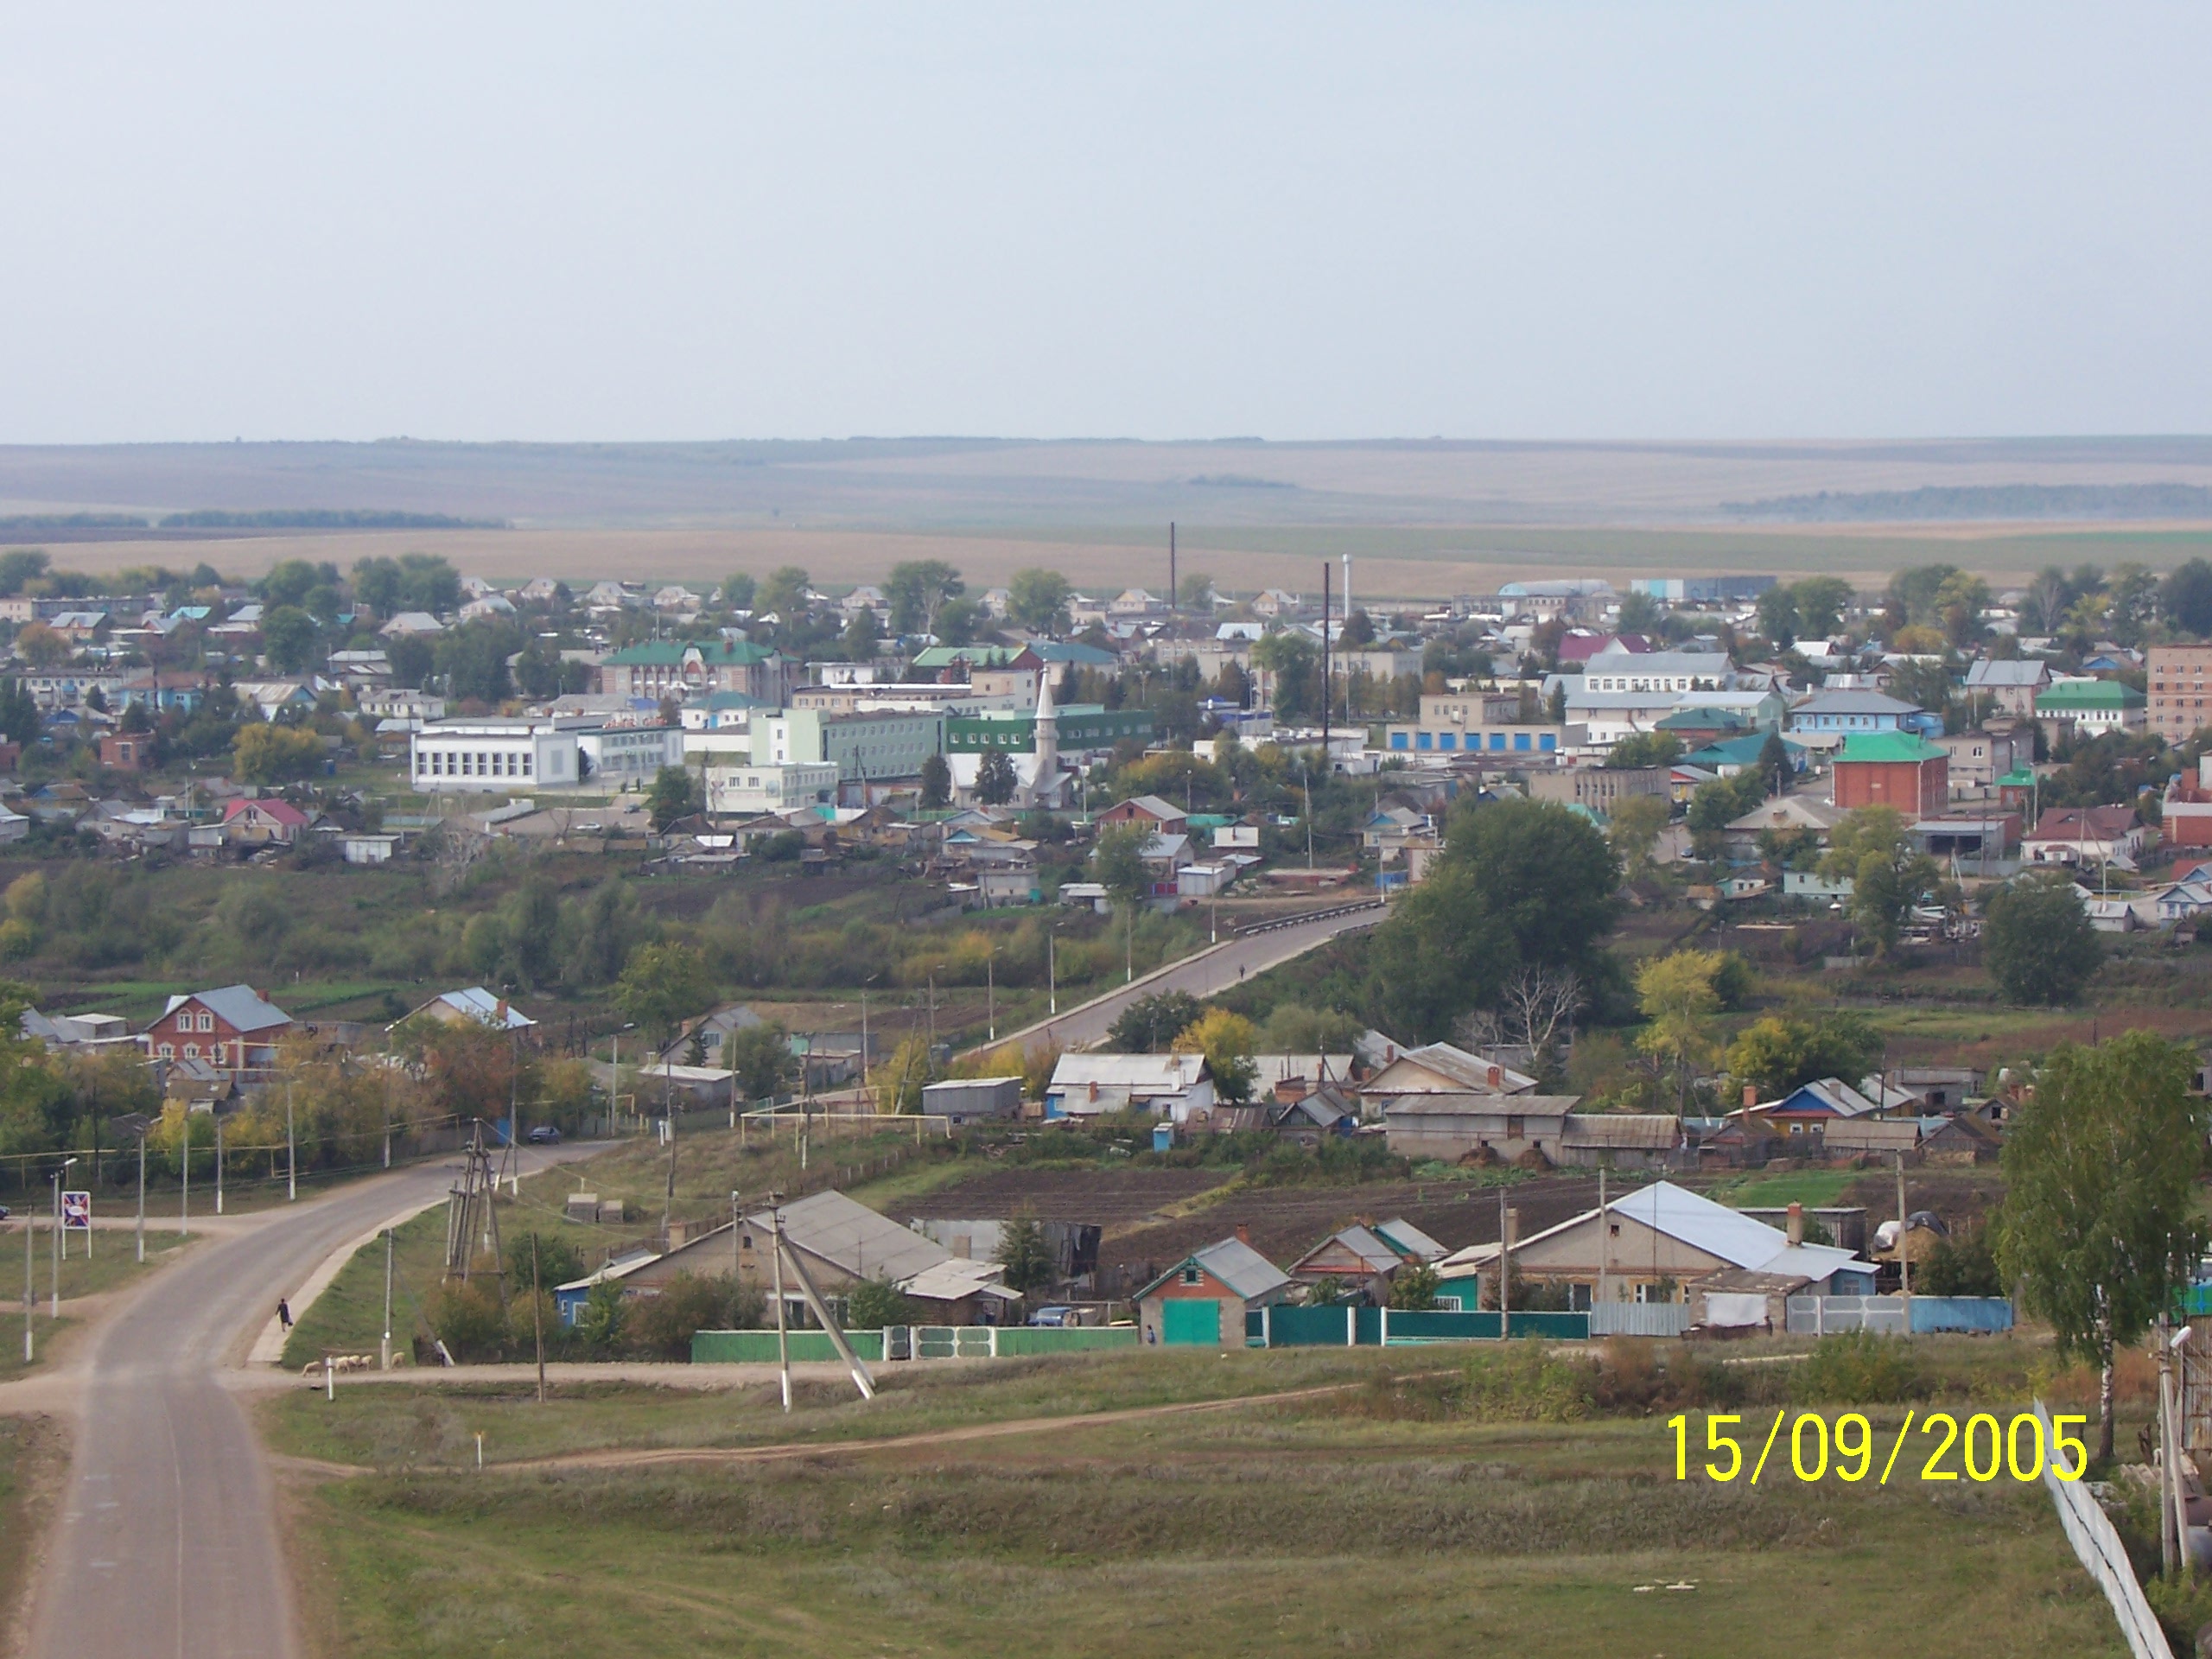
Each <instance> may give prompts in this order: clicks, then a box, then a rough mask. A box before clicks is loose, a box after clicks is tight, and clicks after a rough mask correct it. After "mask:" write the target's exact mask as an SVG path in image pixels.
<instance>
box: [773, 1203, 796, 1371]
mask: <svg viewBox="0 0 2212 1659" xmlns="http://www.w3.org/2000/svg"><path fill="white" fill-rule="evenodd" d="M783 1199H784V1195H783V1194H782V1193H780V1192H771V1193H770V1194H769V1195H768V1243H769V1244H770V1245H771V1246H772V1248H773V1249H774V1250H775V1253H776V1254H775V1274H776V1367H777V1370H779V1372H780V1373H781V1374H782V1376H783V1383H784V1410H785V1413H787V1414H788V1413H789V1412H790V1410H791V1332H790V1331H789V1329H788V1328H787V1325H786V1321H785V1314H784V1212H783V1211H781V1210H780V1209H779V1208H778V1207H777V1206H778V1205H780V1204H782V1203H783Z"/></svg>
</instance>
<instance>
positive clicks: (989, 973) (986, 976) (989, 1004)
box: [861, 945, 999, 1063]
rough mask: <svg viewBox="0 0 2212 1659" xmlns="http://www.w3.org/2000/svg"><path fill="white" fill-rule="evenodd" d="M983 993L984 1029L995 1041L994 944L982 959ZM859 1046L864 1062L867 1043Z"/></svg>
mask: <svg viewBox="0 0 2212 1659" xmlns="http://www.w3.org/2000/svg"><path fill="white" fill-rule="evenodd" d="M983 995H984V998H985V1001H984V1004H983V1006H984V1008H985V1014H984V1015H983V1018H984V1020H985V1021H986V1025H985V1029H986V1030H987V1031H988V1033H990V1035H989V1040H990V1041H992V1042H994V1043H995V1042H996V1041H998V1039H999V951H998V947H997V946H996V945H993V946H992V947H991V954H990V955H989V956H988V957H985V958H984V959H983ZM867 1048H868V1045H867V1044H866V1043H862V1044H861V1050H862V1055H861V1058H862V1061H863V1063H865V1061H866V1058H867V1055H866V1050H867Z"/></svg>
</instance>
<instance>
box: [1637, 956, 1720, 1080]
mask: <svg viewBox="0 0 2212 1659" xmlns="http://www.w3.org/2000/svg"><path fill="white" fill-rule="evenodd" d="M1720 969H1721V954H1720V952H1719V951H1718V950H1676V951H1675V952H1673V953H1672V954H1671V955H1669V956H1664V957H1653V958H1651V959H1650V960H1649V961H1648V962H1646V963H1644V964H1643V967H1641V968H1639V969H1637V971H1636V1003H1637V1007H1638V1008H1639V1009H1640V1010H1641V1011H1642V1012H1643V1017H1644V1019H1645V1020H1646V1021H1647V1022H1648V1023H1647V1024H1646V1025H1645V1026H1644V1027H1643V1031H1642V1032H1640V1033H1637V1039H1636V1046H1637V1047H1638V1048H1640V1049H1642V1050H1643V1052H1645V1053H1646V1054H1649V1056H1650V1057H1651V1058H1652V1059H1653V1061H1654V1062H1655V1063H1656V1064H1657V1065H1659V1066H1660V1068H1661V1069H1662V1071H1673V1072H1674V1074H1675V1080H1676V1083H1677V1084H1678V1086H1679V1087H1680V1089H1681V1102H1682V1106H1683V1109H1685V1110H1688V1106H1689V1098H1690V1087H1691V1084H1692V1083H1693V1082H1694V1080H1695V1078H1696V1077H1697V1074H1698V1072H1699V1071H1700V1068H1702V1067H1704V1066H1707V1065H1711V1064H1712V1062H1713V1058H1715V1056H1716V1055H1717V1053H1718V1052H1719V1047H1718V1045H1717V1044H1715V1043H1714V1041H1713V1016H1714V1015H1715V1014H1719V1012H1720V991H1719V985H1718V984H1717V981H1718V980H1719V976H1720Z"/></svg>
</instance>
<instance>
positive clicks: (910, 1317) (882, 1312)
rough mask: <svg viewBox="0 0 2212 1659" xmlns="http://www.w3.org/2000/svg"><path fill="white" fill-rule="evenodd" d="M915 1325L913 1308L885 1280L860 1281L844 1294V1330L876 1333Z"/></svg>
mask: <svg viewBox="0 0 2212 1659" xmlns="http://www.w3.org/2000/svg"><path fill="white" fill-rule="evenodd" d="M913 1323H915V1315H914V1305H913V1303H912V1302H911V1301H909V1300H906V1293H905V1292H904V1291H902V1290H900V1289H899V1287H898V1286H896V1285H894V1284H893V1283H892V1282H891V1281H890V1280H888V1279H863V1280H861V1281H860V1283H858V1284H856V1285H855V1286H854V1287H852V1288H851V1289H850V1290H849V1291H847V1292H846V1293H845V1328H846V1329H847V1330H849V1331H880V1330H882V1329H883V1328H884V1326H886V1325H912V1324H913Z"/></svg>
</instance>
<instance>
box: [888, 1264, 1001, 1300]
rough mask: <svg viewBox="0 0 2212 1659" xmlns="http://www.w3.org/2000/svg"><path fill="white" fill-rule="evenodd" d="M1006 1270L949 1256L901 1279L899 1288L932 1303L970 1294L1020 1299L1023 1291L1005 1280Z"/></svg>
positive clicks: (999, 1298) (961, 1297) (997, 1298)
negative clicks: (1011, 1287)
mask: <svg viewBox="0 0 2212 1659" xmlns="http://www.w3.org/2000/svg"><path fill="white" fill-rule="evenodd" d="M1005 1272H1006V1269H1005V1268H1003V1267H1001V1265H1000V1264H999V1263H997V1262H971V1261H967V1260H964V1259H963V1258H961V1257H959V1256H949V1257H947V1258H946V1259H945V1260H944V1261H942V1262H933V1263H931V1265H930V1266H928V1267H926V1268H923V1269H922V1270H921V1271H920V1272H919V1273H917V1274H909V1275H908V1276H907V1277H906V1278H904V1279H901V1280H900V1281H899V1289H901V1290H903V1291H905V1292H906V1294H908V1295H909V1296H918V1297H920V1298H922V1300H925V1301H931V1302H957V1301H960V1300H963V1298H966V1297H969V1296H988V1297H991V1298H992V1299H993V1300H997V1301H1002V1302H1018V1301H1020V1300H1021V1293H1020V1291H1018V1290H1013V1289H1010V1288H1008V1287H1007V1285H1006V1284H1005V1282H1004V1281H1003V1275H1004V1274H1005Z"/></svg>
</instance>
